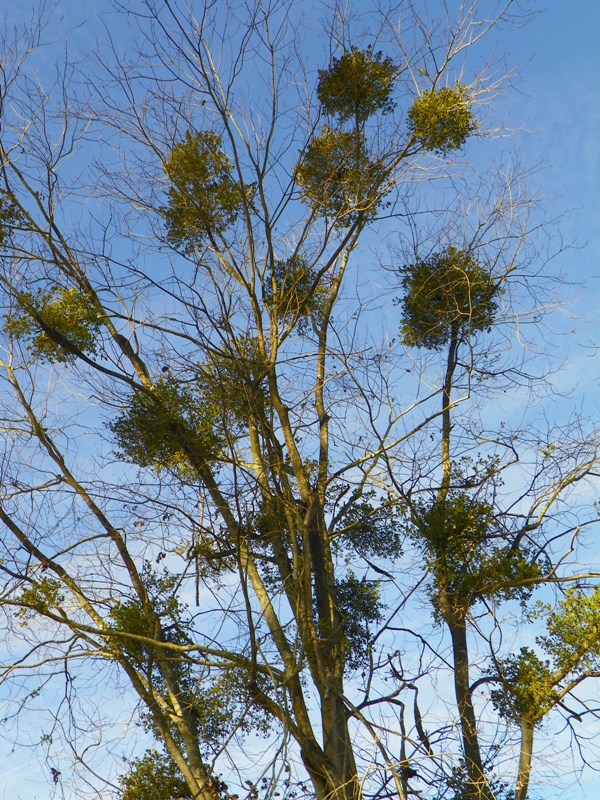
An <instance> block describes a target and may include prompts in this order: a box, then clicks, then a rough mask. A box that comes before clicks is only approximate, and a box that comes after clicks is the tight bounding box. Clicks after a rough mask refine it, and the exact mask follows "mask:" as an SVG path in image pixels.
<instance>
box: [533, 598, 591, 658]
mask: <svg viewBox="0 0 600 800" xmlns="http://www.w3.org/2000/svg"><path fill="white" fill-rule="evenodd" d="M547 629H548V635H547V636H544V637H541V638H540V640H539V641H540V644H541V645H542V646H543V648H544V650H545V651H546V652H547V653H548V654H550V655H551V656H552V657H553V659H554V661H555V663H556V664H557V665H558V666H559V668H560V669H562V670H563V671H564V670H565V669H572V668H573V667H578V668H586V669H587V668H592V667H596V665H598V664H599V662H600V588H597V589H596V590H595V591H594V592H592V594H589V595H588V594H585V592H583V591H582V590H581V589H569V590H568V591H567V592H565V596H564V598H563V600H562V601H561V602H560V603H559V605H558V607H557V608H556V610H555V611H553V612H552V613H551V614H550V615H549V617H548V621H547Z"/></svg>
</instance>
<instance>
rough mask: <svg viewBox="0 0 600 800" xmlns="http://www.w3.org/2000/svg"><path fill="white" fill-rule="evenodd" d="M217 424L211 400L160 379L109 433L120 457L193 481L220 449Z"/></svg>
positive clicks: (216, 410) (132, 403)
mask: <svg viewBox="0 0 600 800" xmlns="http://www.w3.org/2000/svg"><path fill="white" fill-rule="evenodd" d="M221 419H222V413H221V409H220V408H219V406H218V405H216V404H215V403H214V402H212V401H211V400H210V399H206V398H204V397H202V396H200V395H199V394H198V393H197V392H194V391H193V389H192V388H190V387H189V386H182V385H179V384H177V383H175V382H174V381H171V380H165V379H161V380H159V381H158V382H157V383H156V384H155V385H154V387H153V389H152V390H151V391H149V392H147V391H143V390H139V391H136V392H134V393H133V395H132V396H131V398H130V401H129V406H128V407H127V408H126V409H125V411H123V413H122V414H121V415H120V416H119V417H118V419H116V420H115V421H114V422H111V423H110V424H109V428H110V430H111V431H112V432H113V433H114V435H115V438H116V441H117V444H118V447H119V456H120V457H121V458H124V459H125V460H127V461H130V462H131V463H133V464H137V465H138V466H140V467H150V468H151V469H153V470H155V471H156V472H162V471H163V470H165V469H166V470H171V471H173V472H175V473H177V474H179V475H181V476H182V477H187V478H193V477H195V475H196V466H197V465H198V463H207V462H209V461H211V460H212V459H213V458H214V457H215V454H216V452H217V451H218V450H219V448H220V446H221V445H222V437H221V435H220V434H219V429H220V426H219V423H220V422H221ZM194 465H196V466H194Z"/></svg>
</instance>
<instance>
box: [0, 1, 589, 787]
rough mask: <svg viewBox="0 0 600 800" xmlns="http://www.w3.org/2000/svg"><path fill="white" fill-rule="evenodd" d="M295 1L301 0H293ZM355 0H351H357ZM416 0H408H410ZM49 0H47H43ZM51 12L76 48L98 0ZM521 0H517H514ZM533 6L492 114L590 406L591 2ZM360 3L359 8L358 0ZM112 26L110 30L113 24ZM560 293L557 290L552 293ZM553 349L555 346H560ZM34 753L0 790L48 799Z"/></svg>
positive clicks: (571, 375) (580, 392)
mask: <svg viewBox="0 0 600 800" xmlns="http://www.w3.org/2000/svg"><path fill="white" fill-rule="evenodd" d="M298 1H299V2H301V0H298ZM453 3H458V0H448V4H449V6H450V7H452V5H453ZM357 4H358V3H357ZM418 4H419V2H418V0H417V5H418ZM48 5H49V7H51V6H52V3H51V2H50V3H49V4H48ZM56 5H57V10H56V12H55V14H54V20H55V22H54V30H55V31H56V33H63V32H64V31H67V30H70V31H71V32H70V33H69V34H68V36H66V37H65V39H63V41H66V42H67V44H68V45H69V50H70V52H77V51H78V50H79V51H82V50H83V51H85V50H86V48H88V47H91V45H92V42H93V41H94V39H95V37H96V35H97V34H98V35H102V34H101V31H100V29H99V26H98V19H97V17H96V16H95V14H96V11H97V10H98V8H105V7H107V6H108V3H107V0H100V2H91V0H77V1H76V2H75V0H64V2H59V3H58V4H56ZM523 5H525V4H523ZM526 5H527V7H528V8H529V9H532V10H534V11H536V14H535V16H534V17H533V19H532V20H531V21H530V23H529V24H528V25H527V26H526V27H521V28H512V29H511V28H509V29H503V30H502V31H501V32H499V33H498V34H492V39H495V42H496V44H497V48H498V50H499V51H500V52H506V53H507V54H508V62H509V65H510V66H511V67H516V68H519V72H518V75H517V76H516V77H515V79H514V82H513V83H514V88H512V89H509V90H507V92H506V93H505V94H504V95H502V96H501V97H500V98H498V100H497V107H496V109H495V116H500V117H501V116H504V118H505V119H506V122H507V124H508V126H509V127H514V128H515V129H517V130H515V132H514V133H513V135H512V136H511V138H510V140H508V142H507V148H508V149H513V150H514V151H515V152H520V153H521V154H522V157H523V160H524V161H525V162H526V163H529V164H533V163H539V164H540V165H541V166H542V167H543V168H542V169H541V170H540V171H539V172H537V173H536V176H535V181H536V182H537V183H539V186H540V190H541V193H542V194H543V195H545V196H546V200H545V205H544V208H545V211H546V213H547V214H548V216H549V217H552V218H556V220H557V222H556V223H555V226H554V227H555V232H556V236H557V237H558V236H560V237H562V240H563V241H564V242H565V243H572V246H571V247H569V248H567V249H565V250H564V252H562V253H561V254H560V255H559V256H558V257H557V258H556V260H555V261H554V262H553V265H552V266H553V269H554V270H555V271H558V272H560V273H562V274H564V276H565V278H566V280H567V282H570V283H571V284H572V285H571V286H570V287H565V289H564V297H565V309H564V310H565V311H566V312H568V316H565V317H564V318H563V322H562V323H560V322H559V323H557V324H559V325H562V328H561V330H562V331H563V336H564V339H563V340H562V341H564V354H565V362H564V364H563V367H562V370H561V373H560V374H559V375H557V377H556V380H557V382H558V384H559V386H560V387H561V388H562V389H563V390H564V391H565V392H566V393H567V394H568V395H569V396H570V397H572V398H573V399H575V400H576V402H577V403H578V404H581V406H582V408H583V409H585V411H586V413H589V414H590V415H596V416H597V414H598V412H599V411H600V401H599V397H600V393H599V391H598V388H599V387H598V381H599V378H600V370H599V369H598V351H597V349H596V345H597V343H598V342H599V341H600V337H599V336H598V333H599V332H600V326H599V324H598V322H599V317H600V312H599V309H600V261H599V254H600V146H599V132H600V47H598V42H599V41H600V2H598V0H546V2H535V1H534V2H529V3H527V4H526ZM0 7H1V9H2V11H3V12H4V14H5V16H6V19H7V21H8V24H9V26H11V25H12V23H13V22H17V21H19V20H22V19H23V17H24V11H23V4H22V2H21V0H18V2H17V0H4V2H2V4H1V6H0ZM365 8H367V6H366V4H365ZM117 33H118V32H117ZM560 299H562V298H560ZM561 354H562V353H561ZM39 769H40V766H39V762H38V761H37V760H35V758H33V759H32V756H31V755H30V754H29V753H27V752H11V751H10V748H9V746H8V745H7V744H6V743H5V742H1V743H0V800H17V799H18V798H22V800H36V798H37V800H50V799H51V798H53V797H57V796H60V795H55V794H53V793H52V791H51V789H50V788H49V787H47V783H46V776H42V775H41V774H39ZM547 788H548V793H547V794H546V795H545V800H551V799H552V798H554V797H557V796H560V798H561V800H595V799H596V798H597V797H599V796H600V779H599V778H597V777H594V776H589V777H588V776H587V775H584V776H583V778H582V782H581V784H579V783H575V782H574V783H573V784H572V785H571V786H570V788H568V789H567V790H566V791H565V790H564V788H563V789H561V790H560V795H558V794H557V793H556V791H553V790H552V789H551V787H547Z"/></svg>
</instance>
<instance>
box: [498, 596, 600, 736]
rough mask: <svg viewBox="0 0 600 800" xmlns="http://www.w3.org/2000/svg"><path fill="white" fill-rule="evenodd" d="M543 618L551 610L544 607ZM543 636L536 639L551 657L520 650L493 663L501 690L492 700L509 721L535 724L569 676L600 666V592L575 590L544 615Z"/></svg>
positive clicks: (523, 649) (548, 707)
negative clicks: (590, 592) (547, 657)
mask: <svg viewBox="0 0 600 800" xmlns="http://www.w3.org/2000/svg"><path fill="white" fill-rule="evenodd" d="M543 611H544V614H545V613H548V611H549V609H548V608H546V607H543ZM546 627H547V630H548V635H547V636H540V637H538V639H537V643H538V645H539V646H540V647H541V648H542V650H543V651H544V652H545V653H546V655H548V656H550V658H549V659H546V660H542V659H541V658H540V657H539V656H538V655H537V654H536V653H535V652H533V650H531V649H529V648H527V647H523V648H521V651H520V653H519V654H518V655H514V656H509V657H507V658H505V659H503V660H502V661H500V662H499V663H498V664H497V671H494V672H490V674H494V675H496V674H497V676H498V678H499V679H500V681H501V685H500V688H498V689H495V690H494V691H493V692H492V694H491V698H492V701H493V703H494V706H495V708H497V709H498V711H499V713H500V714H501V715H502V716H503V717H505V718H506V719H509V720H511V721H513V722H519V720H520V719H521V718H522V717H526V718H528V719H530V720H531V721H532V722H539V721H541V720H542V719H543V717H544V716H545V715H546V714H547V713H548V712H549V711H550V710H551V709H552V708H553V707H554V706H555V705H556V703H557V701H558V699H559V697H560V694H561V691H562V689H561V687H562V685H563V683H564V682H565V681H568V680H569V679H570V677H572V676H573V675H581V674H585V672H589V671H596V670H597V669H598V666H599V662H600V588H597V589H596V590H595V591H594V592H592V594H586V593H585V592H583V591H582V590H581V589H577V588H573V589H569V590H568V591H567V592H565V596H564V598H563V600H561V602H560V603H559V604H558V606H557V608H556V609H555V610H554V611H551V612H550V613H549V614H548V617H547V621H546Z"/></svg>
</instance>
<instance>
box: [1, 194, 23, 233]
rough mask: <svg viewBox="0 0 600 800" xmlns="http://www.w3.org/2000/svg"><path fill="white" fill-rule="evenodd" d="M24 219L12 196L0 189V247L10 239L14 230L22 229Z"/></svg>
mask: <svg viewBox="0 0 600 800" xmlns="http://www.w3.org/2000/svg"><path fill="white" fill-rule="evenodd" d="M25 224H26V218H25V215H24V214H23V212H22V211H21V209H20V208H19V206H18V205H17V203H16V202H15V199H14V196H13V195H12V194H11V193H10V192H7V191H6V190H5V189H0V247H2V246H3V245H4V244H5V243H6V241H7V239H10V237H11V235H12V233H13V232H14V231H15V230H19V229H21V228H23V226H24V225H25Z"/></svg>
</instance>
